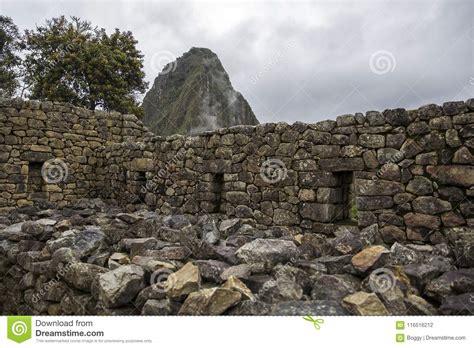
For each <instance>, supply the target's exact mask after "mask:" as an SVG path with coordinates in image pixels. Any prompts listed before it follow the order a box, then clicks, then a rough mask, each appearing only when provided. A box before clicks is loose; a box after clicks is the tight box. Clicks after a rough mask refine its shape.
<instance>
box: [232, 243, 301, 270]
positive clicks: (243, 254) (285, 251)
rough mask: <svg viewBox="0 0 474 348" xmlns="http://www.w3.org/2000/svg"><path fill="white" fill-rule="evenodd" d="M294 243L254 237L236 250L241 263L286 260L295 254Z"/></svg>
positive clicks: (296, 249)
mask: <svg viewBox="0 0 474 348" xmlns="http://www.w3.org/2000/svg"><path fill="white" fill-rule="evenodd" d="M297 252H298V248H297V247H296V245H295V243H293V242H292V241H288V240H280V239H256V240H254V241H252V242H250V243H247V244H245V245H243V246H242V247H240V248H239V249H238V250H237V257H238V258H239V260H241V261H242V262H243V263H248V264H251V263H265V262H270V263H278V262H287V261H289V260H291V259H292V258H294V257H295V256H296V255H297Z"/></svg>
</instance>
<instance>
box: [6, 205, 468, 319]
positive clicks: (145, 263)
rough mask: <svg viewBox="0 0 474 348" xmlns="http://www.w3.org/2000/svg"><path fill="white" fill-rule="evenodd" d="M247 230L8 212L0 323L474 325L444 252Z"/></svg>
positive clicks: (31, 210)
mask: <svg viewBox="0 0 474 348" xmlns="http://www.w3.org/2000/svg"><path fill="white" fill-rule="evenodd" d="M43 208H44V207H43ZM255 226H256V224H255V221H253V220H251V219H237V218H235V219H227V218H226V217H224V216H218V215H207V216H191V215H190V216H187V215H186V216H185V215H171V216H160V215H158V214H157V213H155V212H150V211H147V210H143V211H137V212H133V213H130V212H123V211H122V210H120V208H117V207H110V206H107V205H105V204H104V203H103V202H102V201H100V200H97V199H95V200H82V201H79V202H77V203H76V204H75V205H73V206H71V207H69V208H66V209H62V210H56V209H40V208H38V207H25V208H20V209H17V210H14V211H12V212H11V213H10V214H9V215H7V216H1V217H0V313H2V314H51V315H60V314H76V315H85V314H108V315H112V314H116V315H121V314H144V315H175V314H178V315H220V314H227V315H306V314H317V315H347V314H355V315H390V314H392V315H405V314H407V315H436V314H467V315H469V314H471V315H472V314H474V268H473V267H474V265H473V264H466V262H465V260H464V261H462V262H461V263H460V262H459V260H458V259H456V258H455V257H454V255H455V254H454V253H453V246H452V245H449V244H443V243H441V244H436V245H428V244H421V243H420V244H400V243H394V244H392V245H387V244H384V242H383V239H382V238H381V235H380V232H379V230H378V226H377V224H374V225H372V226H368V227H366V228H364V229H362V230H360V229H359V228H357V227H356V226H343V225H341V226H338V227H337V228H336V229H335V233H334V234H333V235H323V234H314V233H303V232H302V231H301V230H299V229H298V228H288V227H278V226H275V227H272V228H270V229H267V230H259V229H257V228H256V227H255ZM458 233H459V234H466V235H472V233H473V231H472V228H469V227H463V228H459V231H458ZM469 267H470V268H469Z"/></svg>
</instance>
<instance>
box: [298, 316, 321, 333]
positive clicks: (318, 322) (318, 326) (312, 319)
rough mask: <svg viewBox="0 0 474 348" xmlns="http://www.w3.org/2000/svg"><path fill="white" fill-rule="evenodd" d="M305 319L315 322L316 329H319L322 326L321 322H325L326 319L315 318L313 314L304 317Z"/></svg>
mask: <svg viewBox="0 0 474 348" xmlns="http://www.w3.org/2000/svg"><path fill="white" fill-rule="evenodd" d="M303 319H304V320H306V321H310V322H312V323H313V326H314V328H315V329H316V330H319V329H320V328H321V324H324V319H321V318H317V319H314V318H313V317H312V316H310V315H307V316H306V317H303Z"/></svg>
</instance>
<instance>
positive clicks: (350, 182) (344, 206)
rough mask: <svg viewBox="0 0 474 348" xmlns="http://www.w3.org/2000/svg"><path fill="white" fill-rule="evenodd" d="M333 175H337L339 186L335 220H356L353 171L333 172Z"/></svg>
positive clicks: (352, 221)
mask: <svg viewBox="0 0 474 348" xmlns="http://www.w3.org/2000/svg"><path fill="white" fill-rule="evenodd" d="M334 175H335V176H336V177H337V181H338V186H339V189H340V191H339V197H338V201H339V203H340V204H339V205H338V211H337V215H336V219H335V220H337V221H341V222H345V223H355V222H357V209H356V205H355V196H354V173H353V172H350V171H347V172H335V173H334Z"/></svg>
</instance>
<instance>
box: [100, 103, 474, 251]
mask: <svg viewBox="0 0 474 348" xmlns="http://www.w3.org/2000/svg"><path fill="white" fill-rule="evenodd" d="M473 147H474V100H472V99H471V100H468V101H467V102H447V103H444V104H443V106H437V105H428V106H424V107H421V108H419V109H417V110H410V111H407V110H405V109H395V110H385V111H384V112H376V111H369V112H367V113H366V114H365V115H363V114H360V113H357V114H355V115H344V116H340V117H337V119H336V121H323V122H318V123H315V124H303V123H299V122H296V123H294V124H292V125H288V124H286V123H277V124H262V125H258V126H253V127H248V126H238V127H232V128H227V129H221V130H218V131H215V132H208V133H203V134H202V135H199V136H195V137H185V136H171V137H166V138H162V137H154V138H149V139H148V138H147V139H146V141H144V142H139V143H135V144H113V145H110V146H107V147H103V148H100V149H98V151H97V156H98V158H99V159H101V160H102V161H100V163H102V164H103V166H102V167H98V168H97V175H98V177H100V178H101V180H100V182H101V183H102V184H103V185H104V186H103V187H101V188H100V191H101V193H102V194H103V195H104V197H105V198H111V199H114V200H117V201H118V202H119V203H121V204H128V205H129V206H130V207H133V206H136V205H140V204H146V205H147V206H148V207H151V208H152V209H155V208H156V209H157V210H158V211H160V212H161V213H164V214H170V213H173V214H176V213H216V212H220V213H224V214H226V215H227V216H228V217H229V218H231V217H238V218H253V219H255V220H256V221H257V226H260V227H262V228H265V227H268V226H271V225H285V226H294V227H295V228H297V229H303V230H305V231H308V230H309V231H313V232H317V233H318V232H319V233H327V234H329V233H331V232H333V231H334V229H335V228H336V227H337V224H342V223H345V224H347V223H355V221H357V223H358V225H359V226H361V227H363V226H369V225H372V224H374V223H376V224H378V225H379V228H380V231H381V234H382V236H383V239H384V240H385V241H386V242H389V243H392V242H394V241H396V240H398V241H403V240H407V239H408V240H414V241H431V242H435V243H438V242H442V241H444V240H445V238H447V236H446V234H443V233H442V232H441V229H444V228H448V229H449V228H451V227H458V226H473V225H474V219H473V218H474V204H473V201H474V197H473V196H474V189H473V188H474V166H473V164H474V157H473V155H472V152H471V151H472V149H473Z"/></svg>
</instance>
